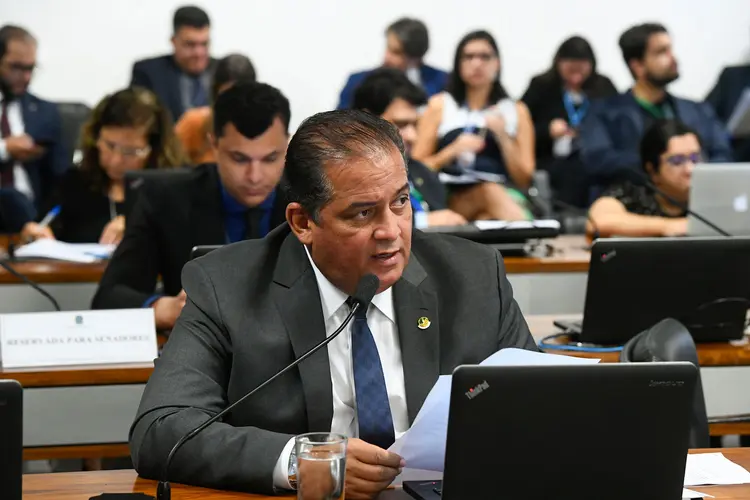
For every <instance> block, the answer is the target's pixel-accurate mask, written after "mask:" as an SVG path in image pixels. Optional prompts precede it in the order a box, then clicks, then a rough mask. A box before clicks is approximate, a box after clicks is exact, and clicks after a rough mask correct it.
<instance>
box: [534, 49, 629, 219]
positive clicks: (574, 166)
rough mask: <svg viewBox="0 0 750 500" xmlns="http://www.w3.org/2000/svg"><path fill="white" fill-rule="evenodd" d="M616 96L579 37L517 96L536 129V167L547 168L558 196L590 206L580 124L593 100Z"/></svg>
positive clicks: (609, 81)
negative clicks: (579, 130)
mask: <svg viewBox="0 0 750 500" xmlns="http://www.w3.org/2000/svg"><path fill="white" fill-rule="evenodd" d="M616 94H617V89H616V88H615V86H614V85H613V84H612V81H611V80H610V79H609V78H607V77H606V76H604V75H601V74H599V73H597V71H596V57H595V56H594V51H593V49H592V48H591V45H590V44H589V42H588V41H586V40H585V39H584V38H581V37H580V36H573V37H570V38H568V39H567V40H565V41H564V42H563V43H562V45H560V48H559V49H557V53H556V54H555V57H554V59H553V61H552V67H551V68H550V69H549V70H547V71H546V72H544V73H542V74H541V75H537V76H535V77H534V78H532V79H531V83H530V84H529V88H528V89H526V92H525V93H524V95H523V97H522V98H521V100H522V101H523V102H525V103H526V105H527V106H528V107H529V112H530V113H531V119H532V120H533V122H534V130H535V132H536V134H535V136H536V165H537V168H538V169H542V170H547V171H548V172H549V176H550V183H551V185H552V188H553V189H554V191H555V194H556V196H557V197H558V198H560V199H562V201H565V202H567V203H571V204H575V205H578V206H587V205H588V186H587V179H586V175H585V172H584V169H583V165H582V163H581V161H580V158H579V155H578V154H577V153H578V128H579V127H580V125H581V122H582V121H583V117H584V116H586V112H587V111H588V110H589V106H590V105H591V101H592V100H593V99H598V98H602V97H610V96H613V95H616Z"/></svg>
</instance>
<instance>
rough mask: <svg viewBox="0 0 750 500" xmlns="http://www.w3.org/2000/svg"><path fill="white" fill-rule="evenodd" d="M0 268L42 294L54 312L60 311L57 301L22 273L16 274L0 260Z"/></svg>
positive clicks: (13, 269)
mask: <svg viewBox="0 0 750 500" xmlns="http://www.w3.org/2000/svg"><path fill="white" fill-rule="evenodd" d="M0 267H2V268H3V269H5V270H6V271H8V272H9V273H10V274H12V275H13V276H15V277H16V278H18V279H19V280H21V281H23V282H24V283H26V284H27V285H29V286H30V287H31V288H33V289H34V290H36V291H37V292H39V293H40V294H42V295H43V296H44V297H45V298H46V299H47V300H49V301H50V303H51V304H52V307H54V308H55V311H62V309H61V308H60V304H58V303H57V300H55V298H54V297H53V296H52V295H50V294H49V293H48V292H47V290H45V289H44V288H42V287H41V286H39V284H38V283H36V282H34V281H32V280H31V279H29V278H27V277H26V276H24V275H23V273H20V272H18V271H17V270H16V269H15V268H14V267H13V266H11V265H10V264H8V263H7V262H5V261H3V260H1V259H0Z"/></svg>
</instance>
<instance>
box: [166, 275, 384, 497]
mask: <svg viewBox="0 0 750 500" xmlns="http://www.w3.org/2000/svg"><path fill="white" fill-rule="evenodd" d="M379 286H380V280H379V279H378V277H377V276H375V275H374V274H367V275H365V276H363V277H362V279H360V280H359V283H357V290H356V292H355V293H354V295H353V296H352V298H353V299H354V306H353V307H352V309H351V311H349V314H348V315H347V317H346V319H345V320H344V322H343V323H341V326H339V327H338V329H336V331H335V332H333V333H332V334H331V335H329V336H328V337H327V338H326V339H325V340H323V341H322V342H320V343H319V344H318V345H316V346H315V347H313V348H312V349H310V350H309V351H307V352H306V353H304V354H303V355H302V356H300V357H299V358H297V359H296V360H294V361H293V362H292V363H291V364H289V365H288V366H287V367H286V368H283V369H282V370H281V371H279V372H277V373H276V374H275V375H272V376H271V377H270V378H269V379H267V380H266V381H265V382H263V383H262V384H260V385H259V386H257V387H256V388H255V389H253V390H252V391H250V392H248V393H247V394H245V395H244V396H242V397H241V398H240V399H238V400H237V401H235V402H234V403H232V404H231V405H229V406H227V407H226V408H224V409H223V410H222V411H220V412H219V413H217V414H216V415H214V416H213V417H211V418H209V419H208V420H206V421H205V422H203V423H202V424H201V425H199V426H198V427H196V428H195V429H193V430H192V431H190V432H188V433H187V434H185V435H184V436H182V437H181V438H180V440H179V441H177V443H176V444H175V445H174V447H172V451H170V452H169V456H167V461H166V463H165V464H164V475H163V476H162V480H161V481H159V485H158V486H157V488H156V499H157V500H171V498H172V489H171V487H170V485H169V465H170V464H171V463H172V459H174V456H175V453H177V451H178V450H179V449H180V448H181V447H182V446H183V445H184V444H185V443H187V442H188V441H190V440H191V439H193V438H194V437H195V436H197V435H198V434H200V433H201V432H203V430H204V429H206V428H207V427H208V426H209V425H211V424H213V423H214V422H216V421H218V420H219V419H220V418H221V417H223V416H224V415H226V414H227V413H229V412H230V411H232V409H234V408H235V407H236V406H237V405H239V404H241V403H242V402H244V401H246V400H247V399H248V398H250V397H251V396H252V395H253V394H255V393H256V392H258V391H259V390H261V389H263V388H264V387H265V386H267V385H268V384H270V383H271V382H273V381H274V380H276V379H277V378H279V377H280V376H282V375H283V374H285V373H286V372H288V371H289V370H291V369H292V368H294V367H296V366H297V365H298V364H300V363H302V362H303V361H304V360H306V359H307V358H309V357H310V356H312V355H313V354H315V353H316V352H318V351H319V350H320V349H321V348H323V347H325V346H326V345H328V344H329V343H330V342H331V341H332V340H333V339H335V338H336V337H337V336H338V335H339V334H340V333H341V332H342V331H344V328H346V326H347V325H348V324H349V323H350V322H351V320H352V318H353V317H354V314H355V313H356V312H357V311H358V310H359V309H360V308H362V307H367V306H368V305H369V304H370V301H371V300H372V298H373V297H374V296H375V292H377V290H378V287H379Z"/></svg>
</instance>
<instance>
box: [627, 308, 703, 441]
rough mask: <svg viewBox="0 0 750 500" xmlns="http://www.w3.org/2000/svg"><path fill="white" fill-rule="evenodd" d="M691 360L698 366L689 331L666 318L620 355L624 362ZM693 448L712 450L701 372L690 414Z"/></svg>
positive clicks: (632, 340) (637, 336)
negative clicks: (710, 448)
mask: <svg viewBox="0 0 750 500" xmlns="http://www.w3.org/2000/svg"><path fill="white" fill-rule="evenodd" d="M660 361H689V362H690V363H693V364H694V365H695V366H698V351H697V349H696V347H695V342H693V337H692V335H690V332H689V331H688V329H687V328H686V327H685V326H684V325H683V324H682V323H680V322H679V321H677V320H675V319H672V318H666V319H663V320H661V321H660V322H658V323H657V324H655V325H654V326H652V327H651V328H649V329H648V330H644V331H642V332H641V333H639V334H638V335H636V336H635V337H633V338H632V339H630V340H629V341H628V342H627V343H626V344H625V346H624V347H623V349H622V352H621V353H620V362H621V363H651V362H660ZM689 443H690V447H691V448H709V447H710V439H709V433H708V417H707V416H706V400H705V399H704V397H703V386H702V385H701V378H700V373H699V374H698V380H697V382H696V385H695V396H694V400H693V409H692V412H691V415H690V441H689Z"/></svg>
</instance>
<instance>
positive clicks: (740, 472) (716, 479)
mask: <svg viewBox="0 0 750 500" xmlns="http://www.w3.org/2000/svg"><path fill="white" fill-rule="evenodd" d="M726 484H750V472H748V471H747V470H745V469H744V468H743V467H741V466H739V465H737V464H736V463H734V462H732V461H731V460H729V459H728V458H727V457H725V456H724V455H723V454H722V453H697V454H694V455H688V457H687V464H686V465H685V486H701V485H726Z"/></svg>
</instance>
